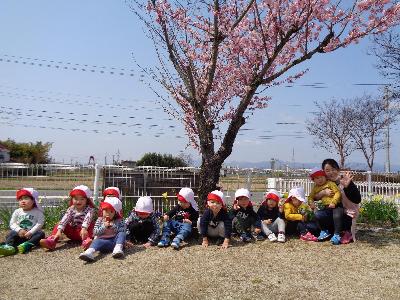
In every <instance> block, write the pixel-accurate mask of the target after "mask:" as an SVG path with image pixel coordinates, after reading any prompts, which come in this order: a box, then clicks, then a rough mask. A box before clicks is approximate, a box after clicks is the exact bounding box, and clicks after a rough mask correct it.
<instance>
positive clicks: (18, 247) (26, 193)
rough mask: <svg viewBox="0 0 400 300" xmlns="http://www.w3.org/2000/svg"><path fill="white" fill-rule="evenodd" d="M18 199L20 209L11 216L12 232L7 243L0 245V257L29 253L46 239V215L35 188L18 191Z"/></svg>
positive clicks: (7, 238)
mask: <svg viewBox="0 0 400 300" xmlns="http://www.w3.org/2000/svg"><path fill="white" fill-rule="evenodd" d="M16 198H17V201H18V205H19V208H17V209H16V210H15V211H14V212H13V214H12V216H11V219H10V229H11V231H10V232H9V233H8V235H7V237H6V240H5V243H2V244H1V245H0V255H4V256H7V255H12V254H15V253H16V252H17V251H18V252H19V253H27V252H29V251H30V250H31V249H32V248H33V247H35V246H38V245H39V241H40V239H42V238H44V232H43V231H42V227H43V224H44V214H43V209H42V208H41V207H40V205H39V203H38V199H39V193H38V192H37V191H36V190H34V189H33V188H23V189H20V190H18V191H17V194H16Z"/></svg>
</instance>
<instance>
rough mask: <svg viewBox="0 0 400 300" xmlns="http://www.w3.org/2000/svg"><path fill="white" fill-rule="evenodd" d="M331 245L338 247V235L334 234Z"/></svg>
mask: <svg viewBox="0 0 400 300" xmlns="http://www.w3.org/2000/svg"><path fill="white" fill-rule="evenodd" d="M331 243H332V245H339V244H340V235H338V234H334V235H333V236H332V238H331Z"/></svg>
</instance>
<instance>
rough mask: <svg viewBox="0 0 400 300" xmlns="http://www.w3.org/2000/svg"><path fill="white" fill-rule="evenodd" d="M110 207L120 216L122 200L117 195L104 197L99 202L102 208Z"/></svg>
mask: <svg viewBox="0 0 400 300" xmlns="http://www.w3.org/2000/svg"><path fill="white" fill-rule="evenodd" d="M110 206H111V207H112V208H113V209H114V210H115V212H116V214H117V215H118V216H119V217H121V218H122V202H121V200H119V199H118V198H117V197H106V198H105V199H104V201H103V202H101V203H100V208H102V209H104V208H107V207H110Z"/></svg>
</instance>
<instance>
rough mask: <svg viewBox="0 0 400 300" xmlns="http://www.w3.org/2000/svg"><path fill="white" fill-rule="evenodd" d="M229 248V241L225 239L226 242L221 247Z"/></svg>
mask: <svg viewBox="0 0 400 300" xmlns="http://www.w3.org/2000/svg"><path fill="white" fill-rule="evenodd" d="M228 247H229V239H224V242H223V243H222V245H221V249H228Z"/></svg>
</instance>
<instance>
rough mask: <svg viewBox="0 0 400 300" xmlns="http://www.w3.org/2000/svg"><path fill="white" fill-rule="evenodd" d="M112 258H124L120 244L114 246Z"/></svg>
mask: <svg viewBox="0 0 400 300" xmlns="http://www.w3.org/2000/svg"><path fill="white" fill-rule="evenodd" d="M112 257H114V258H122V257H124V250H123V246H122V244H116V245H115V247H114V250H113V253H112Z"/></svg>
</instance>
